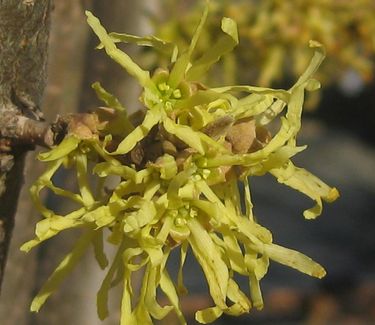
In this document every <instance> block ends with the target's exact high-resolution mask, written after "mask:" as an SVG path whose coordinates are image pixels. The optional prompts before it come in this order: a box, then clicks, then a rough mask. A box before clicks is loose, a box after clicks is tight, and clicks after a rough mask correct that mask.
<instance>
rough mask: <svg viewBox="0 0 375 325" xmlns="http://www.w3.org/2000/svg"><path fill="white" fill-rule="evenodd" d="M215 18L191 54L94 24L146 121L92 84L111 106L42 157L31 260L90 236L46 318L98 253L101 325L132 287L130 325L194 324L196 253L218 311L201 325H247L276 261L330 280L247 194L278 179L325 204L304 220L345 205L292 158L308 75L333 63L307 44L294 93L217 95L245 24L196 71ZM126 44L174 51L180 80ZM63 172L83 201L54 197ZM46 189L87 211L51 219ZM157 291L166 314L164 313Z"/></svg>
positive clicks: (234, 89) (125, 307) (124, 308)
mask: <svg viewBox="0 0 375 325" xmlns="http://www.w3.org/2000/svg"><path fill="white" fill-rule="evenodd" d="M207 14H208V8H206V9H205V11H204V14H203V16H202V18H201V20H200V23H199V25H198V27H197V29H196V31H195V34H194V36H193V38H192V41H191V43H190V45H189V47H188V48H186V49H183V50H181V49H178V48H177V47H175V46H172V45H171V44H169V43H166V42H164V41H162V40H161V39H158V38H156V37H138V36H132V35H127V34H119V33H110V34H108V33H107V32H106V30H105V29H104V27H103V26H102V25H101V24H100V22H99V20H98V19H97V18H96V17H94V16H93V15H92V14H91V13H90V12H87V17H88V24H89V25H90V26H91V28H92V29H93V31H94V32H95V33H96V35H97V36H98V38H99V40H100V45H99V48H102V49H104V50H105V51H106V53H107V54H108V55H109V56H110V57H111V58H112V59H113V60H115V61H116V62H117V63H119V64H120V66H122V67H123V68H124V69H125V70H126V71H127V72H128V73H130V74H131V75H132V76H134V77H135V78H136V79H137V80H138V82H139V84H140V85H141V86H142V87H143V92H142V96H141V97H140V100H141V102H142V103H143V105H144V110H143V111H141V112H139V113H137V114H136V115H128V114H127V111H126V109H125V108H124V107H123V106H122V105H121V103H120V102H119V101H118V100H117V99H116V98H115V97H114V96H113V95H111V94H110V93H108V92H107V91H106V90H105V89H104V88H103V87H102V86H101V85H100V84H99V83H95V84H94V85H93V88H94V89H95V91H96V93H97V95H98V97H99V98H100V99H101V100H102V101H103V102H104V103H105V105H106V107H101V108H99V109H97V110H96V111H95V112H93V113H92V114H82V115H79V116H78V117H75V118H72V119H71V121H70V122H69V123H68V127H67V134H66V136H65V138H64V139H63V140H62V142H61V143H60V144H58V145H57V146H56V147H54V148H52V149H51V150H50V151H47V152H44V153H41V154H40V155H39V159H40V160H41V161H43V162H46V163H48V167H47V169H46V171H45V172H44V174H42V175H41V176H40V177H39V178H38V180H37V181H36V182H35V184H34V185H33V186H32V188H31V194H32V198H33V200H34V202H35V205H36V207H37V208H38V210H39V211H40V213H41V214H42V216H43V219H42V220H41V221H39V222H38V223H37V226H36V237H35V239H33V240H31V241H29V242H27V243H25V244H24V245H23V246H22V250H24V251H29V250H30V249H31V248H33V247H34V246H36V245H39V244H40V243H41V242H43V241H45V240H47V239H49V238H51V237H53V236H55V235H57V234H58V233H60V232H61V231H63V230H66V229H71V228H81V229H82V236H81V238H80V239H79V240H78V241H77V242H76V244H75V246H74V248H73V249H72V251H71V252H70V253H69V254H68V255H66V257H65V258H64V259H63V260H62V262H61V263H60V264H59V265H58V267H57V268H56V270H55V271H54V273H53V274H52V275H51V276H50V278H49V279H48V280H47V282H46V283H45V285H44V286H43V287H42V289H41V290H40V292H39V293H38V295H37V296H36V297H35V299H34V300H33V302H32V306H31V309H32V310H33V311H38V310H39V309H40V308H41V306H42V305H43V304H44V302H45V301H46V299H47V298H48V297H49V296H50V295H51V294H52V293H53V292H54V291H55V290H56V289H57V288H58V286H59V285H60V284H61V282H62V281H63V279H64V278H65V277H66V275H67V274H68V273H69V272H70V271H71V270H72V268H73V267H74V266H75V265H76V264H77V263H78V262H79V260H80V258H81V256H82V254H84V253H85V251H86V250H87V249H88V248H89V247H90V245H93V246H94V249H95V256H96V258H97V261H98V263H99V265H100V266H101V267H102V268H103V269H105V268H106V267H107V266H108V264H110V266H109V269H108V271H107V273H106V276H105V278H104V280H103V282H102V284H101V286H100V289H99V291H98V295H97V307H98V314H99V317H100V318H101V319H104V318H105V317H106V316H107V315H108V308H107V298H108V292H109V290H110V288H111V287H112V286H113V285H116V284H119V283H122V286H123V295H122V302H121V324H152V319H162V318H164V317H165V316H166V315H167V314H168V313H169V312H170V311H174V312H175V313H176V314H177V316H178V318H179V320H180V321H181V323H182V324H186V321H185V318H184V315H183V314H182V312H181V306H180V300H179V297H180V296H181V295H182V294H185V293H186V292H187V289H186V288H185V286H184V284H183V266H184V262H185V258H186V255H187V253H188V252H189V251H191V252H192V253H193V254H194V256H195V258H196V260H197V261H198V263H199V264H200V266H201V268H202V270H203V273H204V275H205V278H206V281H207V283H208V288H209V292H210V295H211V297H212V301H213V306H212V307H210V308H206V309H204V310H199V311H197V313H196V319H197V320H198V321H199V322H201V323H209V322H212V321H214V320H215V319H217V318H218V317H220V315H222V314H223V313H225V314H229V315H241V314H243V313H247V312H249V310H250V309H251V308H252V307H255V308H258V309H261V308H262V307H263V299H262V294H261V289H260V281H261V279H262V278H263V277H264V276H265V274H266V273H267V269H268V266H269V263H270V261H271V260H272V261H275V262H278V263H281V264H284V265H287V266H290V267H292V268H294V269H297V270H299V271H301V272H303V273H306V274H308V275H311V276H314V277H318V278H321V277H323V276H324V275H325V271H324V269H323V267H322V266H320V265H319V264H318V263H316V262H314V261H313V260H311V259H310V258H309V257H307V256H305V255H303V254H302V253H299V252H297V251H294V250H292V249H289V248H285V247H282V246H279V245H277V244H275V243H273V239H272V234H271V232H270V230H268V229H266V228H265V227H263V226H261V225H260V224H259V223H258V222H257V219H256V218H255V216H254V215H253V211H252V207H253V204H252V201H251V195H250V187H249V183H250V182H251V178H252V177H254V176H261V175H264V174H266V173H270V174H272V175H273V176H275V177H276V179H277V180H278V181H279V182H280V183H283V184H285V185H287V186H289V187H291V188H294V189H296V190H299V191H301V192H302V193H304V194H305V195H307V196H309V197H310V198H312V199H313V200H314V201H315V202H316V205H315V206H314V207H313V208H311V209H308V210H306V211H305V212H304V216H305V217H306V218H308V219H312V218H315V217H317V216H318V215H319V214H320V213H321V211H322V201H328V202H331V201H334V200H335V199H336V198H337V197H338V192H337V190H336V189H335V188H331V187H329V186H328V185H326V184H325V183H323V182H322V181H320V180H319V179H318V178H317V177H315V176H313V175H312V174H310V173H309V172H308V171H306V170H304V169H302V168H299V167H296V166H295V165H294V164H293V163H292V161H291V158H292V157H293V156H294V155H296V154H297V153H299V152H301V151H302V150H304V149H305V146H297V145H296V136H297V133H298V131H299V129H300V126H301V112H302V106H303V101H304V93H305V91H312V90H315V89H317V88H318V87H319V83H318V82H317V81H316V80H314V79H311V76H312V75H313V74H314V72H315V71H316V70H317V68H318V66H319V65H320V63H321V62H322V60H323V58H324V53H323V49H322V47H321V45H320V44H319V43H317V42H311V47H312V48H313V49H314V56H313V58H312V60H311V63H310V64H309V66H308V67H307V69H306V71H305V72H304V73H303V74H302V76H301V77H300V78H299V79H298V80H297V82H296V83H295V85H294V86H293V87H292V88H290V89H289V90H274V89H270V88H261V87H252V86H227V87H220V88H208V87H206V86H205V85H203V84H201V83H199V82H198V81H199V80H200V78H201V77H202V76H203V75H204V74H205V73H206V72H207V71H208V69H209V68H210V67H211V66H212V65H213V64H214V63H215V62H217V61H218V60H219V59H220V58H221V56H222V55H223V54H225V53H227V52H228V51H230V50H231V49H232V48H233V47H234V46H236V45H237V43H238V35H237V26H236V23H235V22H234V21H233V20H232V19H230V18H223V20H222V24H221V30H222V34H221V36H220V37H219V39H218V40H217V42H216V43H215V45H214V46H213V47H212V49H211V51H209V52H206V53H204V54H203V55H202V56H200V57H199V58H197V59H193V53H194V50H195V47H196V44H197V42H198V40H199V36H200V34H201V33H202V30H203V27H204V23H205V21H206V17H207ZM117 42H134V43H136V44H140V45H146V46H153V47H156V48H158V49H162V50H164V51H166V52H170V54H171V58H172V59H171V68H170V69H169V70H167V69H158V70H156V71H155V72H154V73H153V75H152V76H151V75H150V73H149V72H148V71H145V70H143V69H142V68H141V67H140V66H138V65H137V64H136V63H135V62H134V61H133V60H132V59H131V58H130V57H129V56H128V55H127V54H126V53H125V52H123V51H121V50H120V49H119V48H118V47H117V46H116V43H117ZM273 121H279V122H280V123H279V130H278V131H277V132H275V133H274V134H273V135H271V133H270V132H269V131H268V129H267V125H268V124H269V123H271V122H273ZM59 169H70V170H75V171H76V179H77V185H78V186H77V189H78V190H77V192H72V191H68V190H66V189H63V188H61V187H58V186H56V185H55V184H54V182H53V175H54V174H55V173H56V172H57V171H58V170H59ZM88 175H92V177H91V176H90V177H89V176H88ZM113 176H116V177H117V179H118V183H117V184H115V185H112V187H110V188H108V186H109V185H108V184H109V183H108V182H106V180H107V179H110V178H111V179H113ZM106 184H107V185H106ZM112 184H113V182H112ZM241 186H243V188H244V190H243V192H242V191H241V190H240V187H241ZM43 189H47V190H49V191H52V192H53V193H55V194H56V195H59V196H61V197H62V198H64V199H68V200H72V201H74V202H75V203H76V204H77V209H76V210H74V211H72V212H70V213H68V214H66V215H59V214H57V213H55V212H54V211H52V210H50V209H48V208H47V207H46V206H44V204H43V203H42V200H41V197H40V192H41V191H42V190H43ZM104 240H105V241H106V242H108V243H109V244H111V245H114V246H115V247H117V253H116V254H115V256H114V258H113V260H112V262H111V263H109V262H108V259H107V257H106V255H105V253H104V250H103V241H104ZM172 250H179V252H180V264H179V271H178V277H177V280H176V281H174V280H173V279H172V278H171V276H170V274H169V272H168V269H167V267H166V263H167V260H168V257H169V255H170V253H171V251H172ZM134 272H143V280H142V285H141V289H140V292H139V294H138V295H137V294H136V293H135V292H133V286H132V274H133V273H134ZM236 273H237V274H241V275H244V276H247V277H248V279H249V288H250V290H249V293H245V292H244V291H243V289H242V288H240V287H239V286H238V284H237V283H236V281H235V274H236ZM157 289H160V290H161V292H162V293H163V294H164V295H165V296H166V298H167V300H168V301H169V304H167V305H164V306H161V305H160V304H159V303H158V297H157V293H156V292H157Z"/></svg>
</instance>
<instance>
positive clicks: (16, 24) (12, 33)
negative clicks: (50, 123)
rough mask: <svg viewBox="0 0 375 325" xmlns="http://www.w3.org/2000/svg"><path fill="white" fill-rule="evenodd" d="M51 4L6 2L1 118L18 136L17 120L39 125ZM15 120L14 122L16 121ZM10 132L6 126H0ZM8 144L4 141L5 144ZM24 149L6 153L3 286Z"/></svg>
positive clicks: (1, 9) (0, 156) (1, 165)
mask: <svg viewBox="0 0 375 325" xmlns="http://www.w3.org/2000/svg"><path fill="white" fill-rule="evenodd" d="M49 13H50V1H49V0H39V1H32V0H24V1H19V0H2V1H0V119H2V118H4V117H6V116H8V117H9V120H7V121H6V124H5V126H6V131H7V132H10V133H12V132H13V131H14V132H16V130H13V129H16V128H17V123H12V122H14V120H15V119H17V117H16V115H24V116H26V117H30V118H34V119H36V120H39V119H40V118H41V113H40V109H39V107H40V104H41V101H42V95H43V90H44V87H45V80H46V78H45V76H46V73H45V71H46V62H47V45H48V33H49ZM12 115H13V119H14V120H12V118H11V117H10V116H12ZM0 125H1V126H2V128H4V123H0ZM4 141H5V142H6V140H4V139H2V142H4ZM27 149H28V148H27V147H26V148H25V147H24V146H12V145H9V146H8V143H5V144H4V143H2V146H1V148H0V283H1V281H2V278H3V273H4V267H5V261H6V257H7V251H8V248H9V243H10V238H11V233H12V229H13V225H14V215H15V212H16V207H17V200H18V196H19V191H20V188H21V185H22V182H23V165H24V156H25V151H26V150H27Z"/></svg>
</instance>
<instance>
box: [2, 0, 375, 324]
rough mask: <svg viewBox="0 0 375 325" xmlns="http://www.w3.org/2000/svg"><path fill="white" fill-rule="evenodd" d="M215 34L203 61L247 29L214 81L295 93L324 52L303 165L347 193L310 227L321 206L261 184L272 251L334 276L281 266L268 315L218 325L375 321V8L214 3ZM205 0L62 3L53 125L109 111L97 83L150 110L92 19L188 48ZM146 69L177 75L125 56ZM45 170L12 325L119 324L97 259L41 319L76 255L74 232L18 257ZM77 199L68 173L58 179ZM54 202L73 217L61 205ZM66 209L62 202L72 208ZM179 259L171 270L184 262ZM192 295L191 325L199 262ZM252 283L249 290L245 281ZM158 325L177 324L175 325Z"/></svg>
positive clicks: (17, 269)
mask: <svg viewBox="0 0 375 325" xmlns="http://www.w3.org/2000/svg"><path fill="white" fill-rule="evenodd" d="M211 2H212V3H211V7H212V8H211V11H210V14H209V18H208V23H207V28H206V32H205V34H203V37H202V41H201V42H199V44H198V51H200V52H204V51H207V50H209V48H210V44H212V42H213V40H214V39H216V37H217V36H218V35H219V33H220V28H219V24H220V20H221V17H222V16H229V17H231V18H233V19H235V20H236V21H237V22H238V24H239V35H240V45H239V46H238V48H237V49H236V50H235V51H234V52H233V53H232V54H230V55H228V56H226V57H225V58H224V59H223V60H222V61H221V62H220V63H219V65H218V67H217V68H216V69H215V70H214V71H212V72H211V73H210V74H208V75H207V80H206V82H207V84H209V85H215V84H233V83H241V84H244V83H245V84H250V85H258V86H259V85H261V86H269V87H281V88H288V87H289V86H290V85H291V84H293V83H294V82H295V81H296V79H297V78H298V76H299V75H300V74H301V72H302V71H303V70H304V69H305V67H306V65H307V64H308V62H309V60H310V58H311V55H312V52H311V51H310V50H309V48H308V41H309V40H310V39H314V40H317V41H319V42H321V43H323V44H324V46H325V48H326V51H327V58H326V60H325V62H324V64H323V65H322V67H321V69H320V70H319V72H318V73H317V76H316V77H317V79H318V80H320V81H321V83H322V89H321V90H320V91H319V92H318V93H314V94H313V95H312V96H310V97H308V98H307V102H306V110H305V113H304V118H303V124H302V131H301V135H300V137H299V144H307V145H308V149H307V150H305V151H304V152H302V153H301V154H299V155H298V156H297V157H296V158H295V161H296V162H297V165H299V166H303V167H304V168H306V169H308V170H310V171H312V172H313V173H315V174H316V175H317V176H319V177H320V178H321V179H323V180H324V181H326V182H327V183H328V184H329V185H331V186H335V187H337V188H338V189H339V191H340V194H341V197H340V198H339V200H338V201H336V202H334V203H333V204H329V205H327V204H326V205H325V209H324V212H323V215H322V216H321V217H319V218H318V219H317V220H314V221H307V220H304V219H303V216H302V212H303V210H304V209H306V208H307V207H309V206H310V205H311V202H310V201H309V200H308V199H306V198H305V197H303V196H302V195H301V194H299V193H296V192H293V191H292V190H290V189H288V188H286V187H284V186H281V185H279V184H278V183H277V182H276V181H275V180H274V179H273V178H272V177H267V176H265V177H259V178H253V179H252V180H251V185H252V195H253V202H254V206H255V207H254V209H255V214H256V216H257V218H258V220H259V222H260V223H261V224H262V225H264V226H266V227H267V228H268V229H270V230H271V231H272V233H273V235H274V241H275V242H277V243H279V244H281V245H285V246H286V247H290V248H294V249H296V250H298V251H301V252H303V253H305V254H307V255H308V256H311V257H312V258H313V259H315V260H316V261H318V262H319V263H321V264H322V265H324V267H325V268H326V270H327V273H328V275H327V276H326V277H325V278H324V279H322V280H317V279H312V278H309V277H308V276H305V275H303V274H300V273H298V272H296V271H294V270H291V269H288V268H286V267H283V266H280V265H277V264H276V263H272V264H271V266H270V270H269V273H268V274H267V275H266V277H265V278H264V279H263V281H262V288H263V293H264V301H265V308H264V309H263V311H261V312H259V311H255V310H254V311H251V313H250V314H249V315H245V316H242V317H239V318H230V317H222V318H220V319H219V320H218V321H217V322H216V323H215V324H314V325H315V324H375V258H374V257H375V233H374V229H375V218H374V211H375V132H374V128H375V80H374V64H375V61H374V59H375V56H374V53H375V2H374V1H373V0H358V1H347V0H316V1H309V0H295V1H291V0H285V1H278V0H264V1H258V0H247V1H241V0H237V1H235V0H232V1H229V0H228V1H219V0H216V1H214V0H212V1H211ZM203 3H204V1H191V0H190V1H186V0H185V1H182V0H180V1H178V0H147V1H146V0H138V1H129V0H112V1H110V2H109V1H104V0H81V1H77V0H65V1H55V4H54V10H53V12H52V26H51V36H50V49H49V80H48V87H47V89H46V92H45V99H44V108H43V111H44V113H45V117H46V119H47V120H48V121H53V120H54V119H55V118H56V116H57V115H58V114H61V115H62V114H67V113H72V112H78V111H82V112H83V111H87V110H90V109H93V108H95V107H97V106H98V105H100V103H99V102H98V101H97V99H96V97H95V94H94V92H93V90H92V89H91V87H90V84H91V83H93V82H94V81H100V82H101V83H102V84H103V86H104V87H105V88H106V89H108V90H110V91H111V92H112V93H114V94H115V95H116V96H117V97H119V98H120V99H121V100H122V102H123V103H124V104H125V105H126V106H127V107H128V109H129V110H130V111H136V110H137V109H139V108H140V104H138V101H137V98H138V96H139V89H138V88H137V86H136V85H134V83H132V80H131V79H130V78H129V77H128V76H127V74H126V73H125V72H124V71H122V70H121V69H120V68H119V67H118V66H116V64H115V63H113V62H112V61H111V60H110V59H109V58H107V57H106V56H105V54H104V53H103V52H102V51H95V50H94V48H95V46H96V45H97V39H96V37H95V36H94V35H93V33H92V32H91V31H90V30H89V28H88V26H87V24H86V21H85V16H84V10H86V9H89V10H91V11H93V13H94V14H95V15H96V16H98V17H99V18H100V19H101V21H102V23H103V25H104V26H106V28H107V30H108V31H118V32H126V33H131V34H137V35H147V34H156V35H157V36H159V37H161V38H164V39H167V40H169V41H174V42H177V43H178V44H180V46H184V44H185V45H186V44H188V42H189V40H190V37H191V35H192V33H193V32H194V28H195V26H196V24H197V22H198V21H199V18H200V15H201V12H202V5H203ZM126 51H127V53H129V54H130V55H131V56H132V57H136V59H135V61H136V62H137V63H139V64H141V65H142V67H144V68H145V69H149V70H153V69H155V68H156V67H158V66H167V65H168V60H167V59H168V58H166V57H164V56H163V54H161V53H154V52H152V51H150V50H149V49H147V48H143V49H140V48H135V47H131V46H130V47H126ZM41 170H42V166H41V164H39V163H38V162H37V161H36V160H35V154H29V157H28V167H27V171H26V177H25V179H26V183H25V186H24V191H23V194H22V196H21V199H20V202H19V207H18V214H17V218H16V227H15V230H14V235H13V242H12V248H11V251H10V253H9V259H8V265H7V271H6V275H5V279H4V284H3V292H2V297H1V298H0V299H1V300H0V323H1V324H3V325H16V324H17V325H50V324H54V325H55V324H57V325H59V324H69V325H70V324H72V325H76V324H77V325H78V324H79V325H94V324H117V323H118V319H119V299H118V298H119V297H118V295H119V292H116V291H115V292H112V295H111V298H110V299H112V300H113V304H112V306H111V309H112V312H111V313H110V315H111V316H110V317H109V318H108V319H106V320H105V321H104V322H101V321H99V320H98V318H97V316H96V306H95V301H96V297H95V295H96V291H97V290H98V288H99V285H100V283H101V280H102V278H103V277H104V272H102V271H101V270H100V269H99V267H98V266H97V265H96V262H95V261H94V258H93V256H90V254H89V255H87V256H86V257H85V258H84V260H83V261H82V262H81V263H80V265H79V267H78V268H77V269H76V270H75V271H74V272H73V274H72V275H71V276H70V277H69V278H68V279H67V280H66V281H65V282H64V284H63V286H62V288H61V290H59V292H58V293H57V294H55V295H53V296H52V297H51V298H50V299H49V301H48V302H47V304H46V305H45V306H44V307H43V309H42V311H41V312H40V313H39V314H31V313H30V312H29V305H30V302H31V299H32V297H33V296H34V295H35V294H36V292H37V291H38V290H39V288H40V287H41V285H42V284H43V283H44V281H45V280H46V279H47V277H48V276H49V274H50V273H51V272H52V271H53V270H54V268H55V267H56V265H57V263H58V262H59V261H60V259H61V258H62V257H63V256H64V255H65V253H66V252H68V251H69V250H70V249H71V246H72V243H73V242H74V239H75V238H76V236H77V235H78V234H77V233H74V231H72V232H66V233H64V235H62V236H58V237H57V238H54V239H51V240H50V241H48V242H46V243H44V244H43V245H42V246H41V247H38V248H36V249H34V250H33V251H32V252H31V253H29V254H27V255H26V254H24V253H22V252H20V251H19V247H20V245H21V244H22V243H24V242H25V241H27V240H29V239H30V238H32V237H33V234H34V224H35V222H36V221H37V220H38V218H39V216H38V214H37V213H36V212H35V210H34V209H33V207H32V205H31V200H30V198H29V194H28V191H27V189H28V187H29V186H30V184H31V183H32V182H33V181H34V180H35V179H36V177H37V176H38V175H39V174H40V173H41ZM59 182H60V183H63V184H64V185H65V186H66V187H68V188H69V186H70V185H71V182H72V181H71V180H70V178H69V175H60V180H59ZM45 200H46V201H47V202H48V204H49V205H50V206H54V208H55V209H56V210H58V211H63V210H64V209H67V208H68V207H66V206H65V205H64V206H63V205H62V204H61V202H59V201H57V200H56V199H55V198H54V197H49V196H46V198H45ZM64 204H65V203H64ZM177 263H178V262H177V259H176V262H174V260H173V258H172V260H171V261H170V267H171V268H173V266H174V265H177ZM184 271H185V276H186V285H187V287H188V289H189V295H188V296H187V297H185V298H183V300H182V301H183V310H185V314H186V315H187V318H188V319H189V320H190V322H189V324H195V321H194V312H195V311H196V310H197V309H200V308H203V307H205V306H207V305H209V304H210V300H209V297H208V294H207V286H206V283H205V282H204V277H203V274H202V272H201V271H200V269H199V267H198V266H197V265H196V263H195V262H194V259H193V258H192V256H188V261H187V263H186V264H185V268H184ZM239 281H240V282H241V281H242V282H243V284H246V279H240V280H239ZM159 323H160V324H175V323H176V320H175V319H174V318H173V316H171V317H169V318H167V319H166V320H164V321H163V322H159Z"/></svg>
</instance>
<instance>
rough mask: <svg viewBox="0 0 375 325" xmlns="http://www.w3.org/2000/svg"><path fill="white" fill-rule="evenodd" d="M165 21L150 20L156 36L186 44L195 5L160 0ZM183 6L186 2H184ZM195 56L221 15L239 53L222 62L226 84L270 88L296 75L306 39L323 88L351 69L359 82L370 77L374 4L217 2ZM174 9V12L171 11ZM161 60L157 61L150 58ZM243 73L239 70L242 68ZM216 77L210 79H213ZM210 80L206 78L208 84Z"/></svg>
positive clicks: (320, 0) (212, 35) (366, 0)
mask: <svg viewBox="0 0 375 325" xmlns="http://www.w3.org/2000/svg"><path fill="white" fill-rule="evenodd" d="M162 3H163V4H164V5H163V8H169V10H166V11H165V12H164V16H165V22H164V23H163V22H161V21H160V18H159V19H158V18H156V17H155V18H153V21H154V25H155V30H156V35H158V36H160V37H162V38H163V39H167V40H170V41H172V42H178V43H180V44H187V43H188V42H189V39H190V37H191V35H192V33H193V32H194V30H193V29H192V27H191V26H192V23H193V22H194V21H196V20H197V19H199V15H200V14H199V10H198V8H199V6H197V5H196V4H195V5H194V6H191V7H188V8H184V10H180V9H181V8H179V6H182V3H181V2H178V1H175V0H163V1H162ZM184 5H185V4H184ZM212 7H213V9H212V11H211V12H210V18H209V24H208V28H207V29H206V33H205V35H204V40H205V42H202V43H201V44H200V47H199V49H198V50H199V51H200V52H202V53H203V52H205V51H206V50H208V49H210V48H211V46H212V44H213V42H214V39H215V36H216V35H217V29H216V26H217V23H218V22H219V21H220V17H222V16H228V17H231V18H232V19H234V20H236V22H237V23H238V28H239V35H240V37H241V44H240V45H239V48H238V50H237V51H236V52H235V53H233V54H232V56H227V57H226V58H225V59H224V60H223V64H222V67H221V70H219V71H220V73H222V71H224V72H225V77H224V78H222V80H224V81H225V82H227V81H230V82H232V80H237V81H241V82H247V83H248V82H249V81H250V82H254V83H256V84H257V85H261V86H265V87H269V86H271V85H273V84H274V83H275V82H280V81H282V82H285V81H289V80H291V79H294V78H296V77H298V76H300V75H301V73H302V72H303V71H304V69H305V67H306V65H307V64H308V62H309V60H310V53H309V51H307V49H306V45H307V44H308V42H309V40H310V39H314V40H317V41H319V42H320V43H321V44H323V46H324V47H325V49H326V51H327V60H326V62H325V64H324V66H323V67H322V68H321V69H320V70H319V79H320V80H321V81H324V83H325V84H328V83H335V82H337V81H338V80H340V79H341V78H342V76H343V74H344V73H345V71H347V70H349V69H352V70H354V71H356V72H357V73H358V74H359V76H360V77H361V78H362V80H363V81H365V82H367V81H369V80H372V78H373V69H374V63H373V59H374V53H375V40H374V37H373V35H374V33H375V21H374V19H373V17H374V13H375V3H374V1H372V0H360V1H356V2H353V1H345V0H341V1H337V0H318V1H316V0H315V1H314V0H297V1H279V0H265V1H256V0H237V1H229V0H216V1H213V4H212ZM177 10H178V14H177V13H176V12H177ZM173 17H178V18H173ZM154 60H157V61H162V60H163V59H162V57H160V56H159V58H158V59H157V58H154ZM244 66H245V67H246V69H243V67H244ZM217 78H218V76H217V73H215V74H214V75H212V76H211V79H217ZM211 79H210V80H211Z"/></svg>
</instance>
